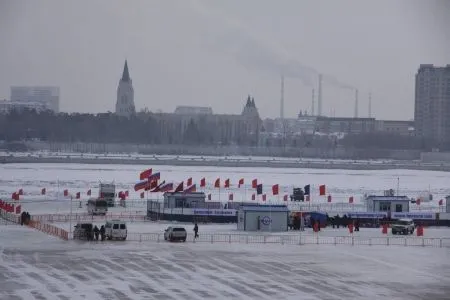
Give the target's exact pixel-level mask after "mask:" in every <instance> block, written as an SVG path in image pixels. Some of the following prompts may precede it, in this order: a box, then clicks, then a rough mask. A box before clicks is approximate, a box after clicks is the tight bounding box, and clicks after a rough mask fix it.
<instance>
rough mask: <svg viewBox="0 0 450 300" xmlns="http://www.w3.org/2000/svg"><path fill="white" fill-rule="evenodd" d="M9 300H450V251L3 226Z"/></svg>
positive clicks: (0, 270) (2, 275) (1, 279)
mask: <svg viewBox="0 0 450 300" xmlns="http://www.w3.org/2000/svg"><path fill="white" fill-rule="evenodd" d="M0 245H1V246H0V299H2V300H12V299H24V300H28V299H41V300H45V299H90V300H96V299H121V300H123V299H314V300H317V299H330V300H331V299H339V300H340V299H348V298H351V299H408V300H414V299H434V300H440V299H448V295H449V293H450V288H449V287H450V259H449V258H450V251H449V250H448V249H436V248H421V247H389V248H386V247H376V246H372V247H334V246H323V245H305V246H288V245H242V244H236V245H235V244H230V245H227V244H206V243H195V244H193V243H175V244H174V243H138V242H125V243H120V242H118V243H114V242H104V243H101V242H93V243H79V242H76V241H70V242H64V241H61V240H58V239H56V238H52V237H49V236H47V235H45V234H43V233H41V232H38V231H34V230H31V229H28V228H24V227H20V226H0Z"/></svg>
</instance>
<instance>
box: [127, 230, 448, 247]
mask: <svg viewBox="0 0 450 300" xmlns="http://www.w3.org/2000/svg"><path fill="white" fill-rule="evenodd" d="M127 240H128V241H137V242H148V241H151V242H158V243H159V242H164V234H163V233H128V236H127ZM186 242H190V243H210V244H215V243H228V244H232V243H233V244H236V243H237V244H281V245H284V244H287V245H314V244H315V245H351V246H360V245H365V246H421V247H434V248H450V238H426V237H412V236H409V237H390V236H387V237H361V236H320V235H308V234H302V235H272V234H267V235H262V234H261V235H251V234H222V233H207V234H200V235H199V237H198V238H196V239H194V235H193V234H188V236H187V239H186Z"/></svg>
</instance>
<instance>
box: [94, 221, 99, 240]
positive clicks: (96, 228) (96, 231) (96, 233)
mask: <svg viewBox="0 0 450 300" xmlns="http://www.w3.org/2000/svg"><path fill="white" fill-rule="evenodd" d="M99 233H100V230H99V229H98V227H97V225H95V227H94V234H95V240H96V241H98V235H99Z"/></svg>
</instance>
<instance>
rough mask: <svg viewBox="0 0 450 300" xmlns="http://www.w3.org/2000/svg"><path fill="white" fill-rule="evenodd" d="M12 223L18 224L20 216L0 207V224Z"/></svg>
mask: <svg viewBox="0 0 450 300" xmlns="http://www.w3.org/2000/svg"><path fill="white" fill-rule="evenodd" d="M12 223H14V224H20V216H19V215H15V214H12V213H9V212H6V211H4V210H2V209H0V224H3V225H8V224H12Z"/></svg>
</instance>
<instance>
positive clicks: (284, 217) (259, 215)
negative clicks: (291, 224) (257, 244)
mask: <svg viewBox="0 0 450 300" xmlns="http://www.w3.org/2000/svg"><path fill="white" fill-rule="evenodd" d="M237 219H238V224H237V229H238V230H242V231H273V232H281V231H288V219H289V209H288V208H287V207H286V205H251V206H241V207H240V208H239V210H238V217H237Z"/></svg>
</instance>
